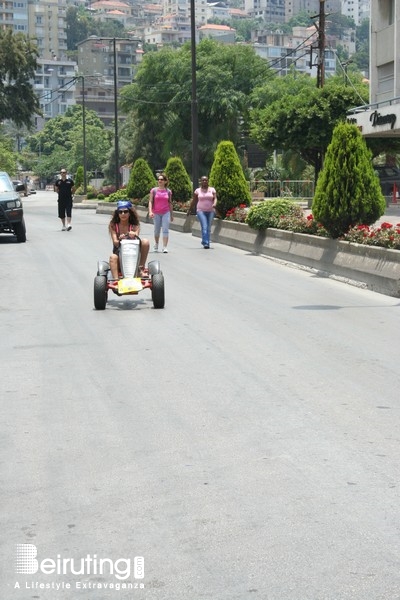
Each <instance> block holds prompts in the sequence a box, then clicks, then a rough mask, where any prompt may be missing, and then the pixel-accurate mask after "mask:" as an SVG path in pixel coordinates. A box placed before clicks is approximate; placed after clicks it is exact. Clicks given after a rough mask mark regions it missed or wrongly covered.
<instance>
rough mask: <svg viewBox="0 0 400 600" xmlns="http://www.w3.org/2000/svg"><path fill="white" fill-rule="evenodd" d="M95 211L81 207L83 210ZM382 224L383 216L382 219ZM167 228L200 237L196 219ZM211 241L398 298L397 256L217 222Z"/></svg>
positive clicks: (105, 208)
mask: <svg viewBox="0 0 400 600" xmlns="http://www.w3.org/2000/svg"><path fill="white" fill-rule="evenodd" d="M115 206H116V204H114V203H113V204H111V203H107V202H105V203H101V202H99V203H98V206H97V207H96V212H98V213H102V214H111V213H112V212H113V211H114V210H115ZM83 207H85V208H94V206H93V207H92V206H90V207H89V206H86V205H84V206H82V208H83ZM136 210H137V212H138V214H139V217H140V219H141V220H142V221H143V222H146V223H151V220H150V219H149V218H148V212H147V208H145V207H142V206H139V207H136ZM383 219H384V217H383ZM171 229H173V230H175V231H180V232H183V233H191V234H192V235H193V236H195V237H199V238H200V237H201V229H200V224H199V222H198V221H197V219H196V217H195V216H192V215H190V216H187V215H186V214H185V213H178V212H175V213H174V221H173V222H172V223H171ZM211 236H212V240H213V242H216V243H219V244H224V245H227V246H233V247H234V248H238V249H240V250H244V251H246V252H250V253H251V254H258V255H261V256H265V257H267V258H272V259H275V260H279V261H281V262H283V263H285V264H291V265H292V266H297V267H299V268H305V269H308V270H311V271H312V272H314V273H316V274H318V275H319V276H322V277H332V278H334V279H338V280H340V281H345V282H346V283H350V284H352V285H356V286H358V287H363V288H366V289H369V290H371V291H374V292H378V293H380V294H385V295H386V296H394V297H396V298H399V297H400V251H399V250H391V249H389V248H379V247H378V246H364V245H362V244H354V243H351V242H344V241H337V240H332V239H330V238H323V237H318V236H314V235H308V234H306V233H294V232H292V231H284V230H282V229H266V230H265V231H256V230H254V229H250V227H249V226H248V225H245V224H244V223H236V222H234V221H222V220H220V219H215V220H214V221H213V224H212V229H211Z"/></svg>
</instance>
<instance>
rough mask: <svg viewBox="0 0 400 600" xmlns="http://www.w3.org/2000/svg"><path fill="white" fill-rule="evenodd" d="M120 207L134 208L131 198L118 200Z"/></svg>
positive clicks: (118, 207)
mask: <svg viewBox="0 0 400 600" xmlns="http://www.w3.org/2000/svg"><path fill="white" fill-rule="evenodd" d="M120 208H132V202H130V201H129V200H118V203H117V209H118V210H119V209H120Z"/></svg>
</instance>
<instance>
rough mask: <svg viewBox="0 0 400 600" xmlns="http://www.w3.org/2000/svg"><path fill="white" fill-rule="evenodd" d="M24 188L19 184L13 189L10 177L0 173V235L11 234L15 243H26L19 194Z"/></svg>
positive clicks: (3, 172) (2, 172)
mask: <svg viewBox="0 0 400 600" xmlns="http://www.w3.org/2000/svg"><path fill="white" fill-rule="evenodd" d="M24 190H25V186H24V184H23V183H22V181H21V182H19V183H17V184H16V185H15V187H14V185H13V182H12V181H11V179H10V176H9V175H8V173H6V172H5V171H0V233H13V234H14V235H16V237H17V242H26V228H25V220H24V210H23V206H22V200H21V197H20V192H24Z"/></svg>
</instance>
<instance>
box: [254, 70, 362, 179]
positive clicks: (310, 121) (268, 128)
mask: <svg viewBox="0 0 400 600" xmlns="http://www.w3.org/2000/svg"><path fill="white" fill-rule="evenodd" d="M282 79H285V80H286V78H282ZM274 85H276V87H277V89H278V90H279V89H280V91H281V92H282V88H283V86H284V84H282V83H281V82H279V84H278V83H277V82H275V81H274ZM296 86H297V87H298V89H299V92H298V93H297V94H294V93H293V92H294V90H295V89H296ZM270 87H271V84H268V86H267V89H266V90H263V89H261V90H257V92H256V93H255V94H254V100H255V102H257V103H258V107H257V108H255V110H254V111H253V112H252V114H251V121H252V125H251V135H252V137H253V138H254V139H255V140H256V141H257V142H258V143H259V144H260V145H261V146H263V147H264V148H266V150H267V151H269V152H272V151H273V150H274V149H277V148H280V149H283V150H292V151H295V152H297V153H298V154H299V155H300V156H301V157H302V158H303V160H305V161H306V162H307V163H310V164H312V165H313V166H314V167H315V168H316V169H317V171H318V167H319V160H320V156H321V155H323V154H324V152H325V151H326V148H327V147H328V144H329V143H330V141H331V139H332V133H333V129H334V127H335V125H336V124H337V123H338V122H339V121H341V120H344V119H345V118H346V115H347V112H348V111H349V110H350V108H352V107H355V106H359V105H360V104H362V103H363V102H365V103H367V102H368V88H367V86H366V85H365V84H362V83H361V81H360V82H359V83H358V85H354V87H353V86H352V87H350V86H345V85H344V84H343V80H342V78H336V77H335V78H331V79H330V80H329V81H328V82H327V83H326V85H325V86H324V87H323V88H317V87H315V85H314V86H313V87H310V86H309V85H308V84H306V83H305V82H304V80H302V79H300V80H298V81H297V80H296V79H294V80H293V79H292V80H291V79H289V80H288V91H287V93H281V96H280V98H278V99H276V100H273V101H272V102H271V103H270V104H268V105H267V106H265V107H261V106H260V99H262V98H267V99H268V97H271V98H273V97H274V95H275V94H276V91H274V90H273V91H271V90H270Z"/></svg>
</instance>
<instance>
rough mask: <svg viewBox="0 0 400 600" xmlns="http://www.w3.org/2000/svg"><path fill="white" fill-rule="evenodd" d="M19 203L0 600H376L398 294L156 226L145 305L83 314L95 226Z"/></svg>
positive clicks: (6, 273)
mask: <svg viewBox="0 0 400 600" xmlns="http://www.w3.org/2000/svg"><path fill="white" fill-rule="evenodd" d="M24 204H25V211H26V224H27V235H28V241H27V243H26V244H17V243H15V242H14V241H13V239H12V238H11V237H8V236H4V235H3V236H0V257H1V259H0V264H1V267H0V340H1V343H0V373H1V379H0V385H1V398H2V401H1V403H0V411H1V426H0V427H1V435H0V456H1V466H0V490H1V532H2V535H1V546H0V548H1V550H0V551H1V561H0V564H1V571H0V599H1V600H14V599H15V600H20V599H24V600H25V599H31V598H35V599H40V600H44V599H45V600H58V599H62V600H75V599H77V600H78V599H79V600H80V599H85V600H109V599H111V600H114V599H118V600H120V599H122V600H128V599H129V600H131V599H139V598H141V599H144V600H348V599H352V600H367V599H368V600H398V599H399V598H400V564H399V563H400V560H399V558H400V537H399V533H400V519H399V517H400V514H399V513H400V509H399V506H400V503H399V485H400V483H399V482H400V464H399V449H400V448H399V446H400V398H399V396H400V394H399V383H400V375H399V372H400V367H399V363H400V337H399V328H400V301H399V300H398V299H396V298H391V297H386V296H383V295H379V294H375V293H372V292H369V291H366V290H360V289H358V288H354V287H351V286H348V285H346V284H343V283H339V282H336V281H331V280H329V279H326V278H320V277H317V276H315V275H312V274H310V273H308V272H306V271H303V270H301V269H293V268H289V267H285V266H282V265H280V264H278V263H275V262H273V261H272V260H268V259H266V258H262V257H256V256H252V255H250V254H247V253H245V252H242V251H239V250H236V249H234V248H230V247H224V246H222V245H217V244H216V245H215V246H213V247H212V248H211V249H210V250H209V251H205V250H203V249H202V247H201V246H200V240H199V239H198V238H194V237H192V236H191V235H189V234H180V233H177V232H171V241H170V253H169V254H168V255H158V258H159V259H160V261H161V264H162V269H163V272H164V275H165V281H166V306H165V309H164V310H154V309H153V307H152V303H151V298H150V293H149V292H148V291H144V292H143V293H141V294H140V295H138V296H136V297H135V296H134V297H126V298H118V297H117V296H110V301H109V304H108V306H107V309H106V310H105V311H95V310H94V308H93V278H94V275H95V273H96V265H97V260H99V259H107V257H108V255H109V253H110V250H111V240H110V239H109V236H108V233H107V223H108V220H109V217H108V216H106V215H96V214H95V212H94V211H92V210H75V211H74V214H73V228H72V231H71V232H61V230H60V229H61V228H60V223H59V220H58V219H57V217H56V202H55V194H53V193H52V192H47V193H44V192H43V193H40V194H37V195H36V196H30V197H29V198H27V199H25V201H24ZM142 230H143V231H142V235H143V236H148V237H151V233H152V226H151V225H149V224H144V225H143V226H142ZM17 544H20V545H21V546H18V547H17V546H16V545H17ZM27 544H30V545H33V546H34V547H33V548H32V547H29V546H26V545H27ZM35 549H36V552H37V556H36V558H35V556H34V552H35ZM29 551H32V554H31V555H30V556H29ZM16 555H17V558H19V559H20V561H19V562H18V563H16V564H17V570H19V571H20V572H19V573H17V572H16V564H15V562H14V560H15V557H16ZM134 557H143V559H144V577H143V578H141V574H142V571H141V569H140V567H141V563H140V560H136V562H135V561H134ZM69 559H73V561H74V562H73V563H72V562H71V560H69ZM106 559H107V560H106ZM35 560H37V563H36V562H35ZM135 565H136V569H135ZM95 567H96V570H97V573H94V572H93V570H94V568H95ZM21 571H22V572H21ZM101 571H102V572H101ZM57 585H58V586H60V587H61V589H58V590H57V589H56V588H57ZM46 586H47V587H46ZM112 586H114V587H112ZM118 586H120V587H121V588H122V589H119V590H118V589H116V588H117V587H118ZM124 586H125V587H124Z"/></svg>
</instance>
